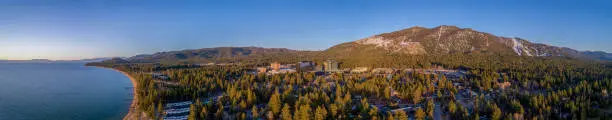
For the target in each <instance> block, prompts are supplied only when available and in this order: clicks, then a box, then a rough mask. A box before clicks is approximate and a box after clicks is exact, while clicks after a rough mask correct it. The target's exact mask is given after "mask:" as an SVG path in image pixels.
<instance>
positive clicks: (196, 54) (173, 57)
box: [125, 47, 298, 63]
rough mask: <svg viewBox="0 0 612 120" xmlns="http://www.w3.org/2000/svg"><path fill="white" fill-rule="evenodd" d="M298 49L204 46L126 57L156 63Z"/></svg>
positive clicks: (193, 60) (263, 53) (205, 60)
mask: <svg viewBox="0 0 612 120" xmlns="http://www.w3.org/2000/svg"><path fill="white" fill-rule="evenodd" d="M297 52H298V51H296V50H290V49H286V48H262V47H216V48H202V49H196V50H181V51H169V52H158V53H154V54H144V55H136V56H133V57H129V58H126V59H125V60H126V61H129V62H132V63H156V62H197V63H206V62H215V61H218V60H222V59H229V58H244V57H253V56H262V55H278V54H291V53H297Z"/></svg>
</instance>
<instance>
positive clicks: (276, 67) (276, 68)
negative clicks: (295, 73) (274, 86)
mask: <svg viewBox="0 0 612 120" xmlns="http://www.w3.org/2000/svg"><path fill="white" fill-rule="evenodd" d="M270 68H272V70H274V71H279V70H280V68H281V64H280V63H278V62H273V63H270Z"/></svg>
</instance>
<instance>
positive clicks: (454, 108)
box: [448, 100, 457, 115]
mask: <svg viewBox="0 0 612 120" xmlns="http://www.w3.org/2000/svg"><path fill="white" fill-rule="evenodd" d="M453 101H454V100H451V101H450V102H449V103H448V112H450V114H451V115H452V114H455V112H456V111H457V105H456V104H455V102H453Z"/></svg>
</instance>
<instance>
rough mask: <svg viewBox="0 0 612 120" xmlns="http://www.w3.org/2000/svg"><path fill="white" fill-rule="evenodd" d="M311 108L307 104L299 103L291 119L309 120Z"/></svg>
mask: <svg viewBox="0 0 612 120" xmlns="http://www.w3.org/2000/svg"><path fill="white" fill-rule="evenodd" d="M311 112H312V109H311V108H310V106H309V105H301V106H300V108H299V110H298V111H297V112H295V113H296V115H294V116H293V119H295V120H310V118H311V117H312V116H311V114H310V113H311Z"/></svg>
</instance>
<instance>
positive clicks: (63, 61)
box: [0, 57, 112, 63]
mask: <svg viewBox="0 0 612 120" xmlns="http://www.w3.org/2000/svg"><path fill="white" fill-rule="evenodd" d="M110 59H112V57H105V58H91V59H81V60H49V59H32V60H0V63H89V62H101V61H105V60H110Z"/></svg>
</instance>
